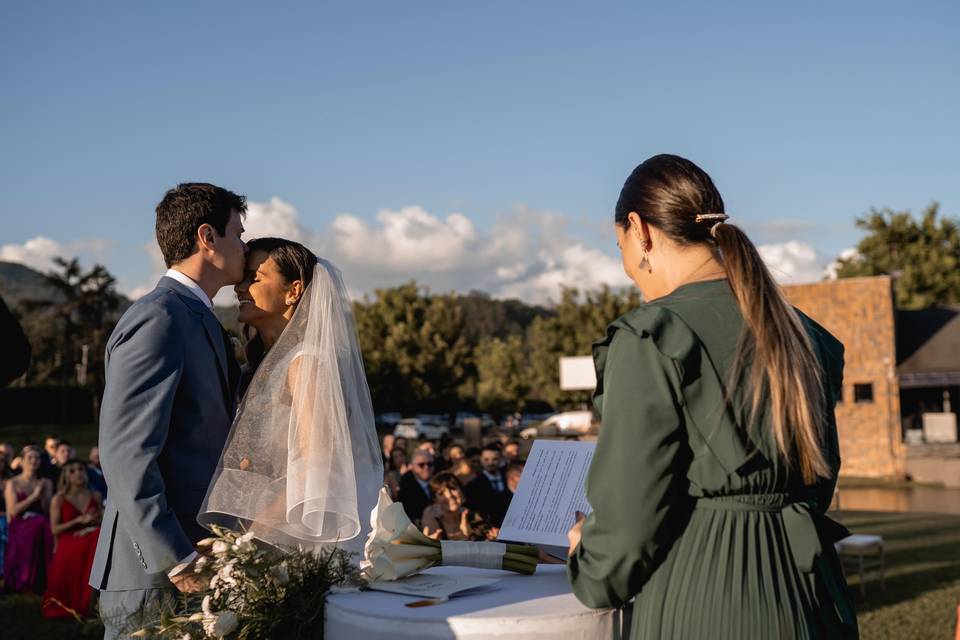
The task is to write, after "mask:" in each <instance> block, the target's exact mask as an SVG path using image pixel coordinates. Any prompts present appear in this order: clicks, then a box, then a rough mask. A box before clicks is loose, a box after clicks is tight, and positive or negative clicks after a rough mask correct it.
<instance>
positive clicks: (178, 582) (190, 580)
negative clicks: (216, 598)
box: [170, 571, 207, 593]
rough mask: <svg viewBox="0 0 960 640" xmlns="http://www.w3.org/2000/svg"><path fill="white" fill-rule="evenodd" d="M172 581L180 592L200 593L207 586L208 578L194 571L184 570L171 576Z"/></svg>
mask: <svg viewBox="0 0 960 640" xmlns="http://www.w3.org/2000/svg"><path fill="white" fill-rule="evenodd" d="M170 582H172V583H173V586H175V587H176V588H177V591H179V592H180V593H198V592H200V591H204V590H205V589H206V588H207V579H206V578H202V577H200V576H198V575H197V574H195V573H193V572H192V571H184V572H183V573H181V574H178V575H176V576H174V577H172V578H170Z"/></svg>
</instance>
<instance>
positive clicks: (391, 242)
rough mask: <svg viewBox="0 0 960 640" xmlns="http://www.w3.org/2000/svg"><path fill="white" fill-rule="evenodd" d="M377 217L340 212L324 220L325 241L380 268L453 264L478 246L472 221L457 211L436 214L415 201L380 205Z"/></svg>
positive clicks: (430, 269)
mask: <svg viewBox="0 0 960 640" xmlns="http://www.w3.org/2000/svg"><path fill="white" fill-rule="evenodd" d="M377 223H378V224H375V225H370V224H368V223H366V222H365V221H363V220H361V219H360V218H357V217H356V216H353V215H350V214H348V213H343V214H340V215H338V216H337V217H336V218H335V219H334V220H333V222H332V223H331V224H330V228H329V235H327V238H328V240H327V243H326V244H327V246H328V248H329V249H331V250H333V251H335V252H336V253H337V254H338V255H339V256H340V257H342V258H344V259H346V260H347V261H348V262H351V263H353V262H360V263H367V262H369V261H375V264H376V265H378V266H379V267H381V268H383V269H389V270H398V269H406V270H412V271H415V272H443V271H449V270H451V269H456V268H457V267H458V266H460V265H462V264H463V262H464V261H465V260H467V259H469V255H470V254H471V253H472V252H475V251H478V250H481V251H482V250H483V248H484V247H483V246H482V245H481V244H480V240H481V238H480V235H479V233H478V232H477V229H476V227H474V225H473V223H472V222H471V221H470V220H469V219H468V218H467V217H466V216H464V215H462V214H459V213H452V214H450V215H448V216H447V217H446V218H444V219H440V218H438V217H436V216H434V215H432V214H430V213H428V212H426V211H425V210H424V209H423V208H422V207H417V206H413V207H403V208H402V209H397V210H391V209H385V210H383V211H380V212H379V213H378V214H377Z"/></svg>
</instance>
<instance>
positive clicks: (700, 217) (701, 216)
mask: <svg viewBox="0 0 960 640" xmlns="http://www.w3.org/2000/svg"><path fill="white" fill-rule="evenodd" d="M729 217H730V216H728V215H727V214H725V213H698V214H697V217H696V218H694V219H693V221H694V222H696V223H700V222H703V221H704V220H719V221H720V222H723V221H724V220H726V219H727V218H729Z"/></svg>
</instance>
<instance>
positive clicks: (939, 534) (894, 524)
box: [834, 511, 960, 640]
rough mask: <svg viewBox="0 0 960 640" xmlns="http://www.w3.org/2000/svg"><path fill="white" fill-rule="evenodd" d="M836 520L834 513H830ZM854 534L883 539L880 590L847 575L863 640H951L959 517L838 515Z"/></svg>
mask: <svg viewBox="0 0 960 640" xmlns="http://www.w3.org/2000/svg"><path fill="white" fill-rule="evenodd" d="M834 515H837V514H834ZM839 515H840V517H839V520H840V521H841V522H843V523H844V524H845V525H846V526H847V527H848V528H849V529H850V530H851V531H853V532H854V533H869V534H876V535H881V536H883V539H884V548H885V551H886V564H887V569H886V572H885V573H886V582H887V588H886V591H883V590H881V589H880V584H879V582H877V581H875V580H870V579H868V581H867V584H866V587H867V595H866V597H861V596H860V589H859V580H858V578H857V577H856V576H854V575H850V576H848V583H849V585H850V588H851V591H852V593H853V597H854V601H855V603H856V606H857V618H858V620H859V621H860V632H861V637H863V638H864V639H865V640H874V639H877V640H887V639H889V640H894V639H896V640H921V639H923V640H925V639H927V638H930V639H934V638H937V639H943V640H953V637H954V635H953V634H954V629H955V625H956V619H957V605H958V604H960V516H954V515H940V514H917V513H872V512H863V511H851V512H848V513H842V512H841V513H840V514H839Z"/></svg>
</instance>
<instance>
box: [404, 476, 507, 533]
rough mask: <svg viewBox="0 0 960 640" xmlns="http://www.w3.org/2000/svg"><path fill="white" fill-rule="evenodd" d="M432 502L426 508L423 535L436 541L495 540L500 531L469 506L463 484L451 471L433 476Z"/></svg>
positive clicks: (431, 487)
mask: <svg viewBox="0 0 960 640" xmlns="http://www.w3.org/2000/svg"><path fill="white" fill-rule="evenodd" d="M430 491H431V492H432V493H433V504H431V505H430V506H429V507H427V508H426V509H424V510H423V518H422V524H423V534H424V535H425V536H427V537H429V538H433V539H435V540H493V539H495V538H496V536H497V530H496V529H493V528H492V527H489V526H487V525H486V523H485V522H484V520H483V518H482V517H481V516H480V515H479V514H476V513H473V512H471V511H470V510H469V509H467V508H466V507H465V506H464V504H465V502H466V499H465V498H464V496H463V487H462V486H461V485H460V481H459V480H457V477H456V476H455V475H453V474H452V473H450V472H449V471H444V472H441V473H438V474H437V475H435V476H433V477H432V478H430Z"/></svg>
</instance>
